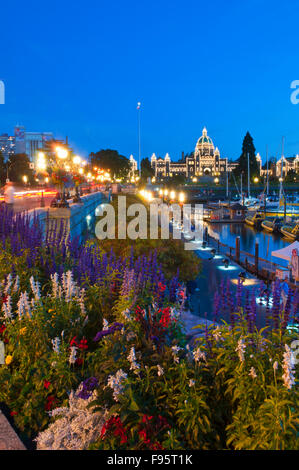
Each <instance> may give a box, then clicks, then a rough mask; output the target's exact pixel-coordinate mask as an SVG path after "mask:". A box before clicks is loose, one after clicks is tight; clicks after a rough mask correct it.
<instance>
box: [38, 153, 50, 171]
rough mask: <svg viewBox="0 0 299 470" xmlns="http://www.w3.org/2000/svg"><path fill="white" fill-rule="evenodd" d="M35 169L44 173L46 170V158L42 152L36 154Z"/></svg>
mask: <svg viewBox="0 0 299 470" xmlns="http://www.w3.org/2000/svg"><path fill="white" fill-rule="evenodd" d="M36 167H37V169H38V170H40V171H45V169H46V168H47V164H46V157H45V154H44V153H43V152H38V154H37V163H36Z"/></svg>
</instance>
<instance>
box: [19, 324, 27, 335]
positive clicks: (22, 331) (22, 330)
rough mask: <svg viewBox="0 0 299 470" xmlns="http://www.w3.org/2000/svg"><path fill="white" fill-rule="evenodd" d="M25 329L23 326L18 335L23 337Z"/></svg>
mask: <svg viewBox="0 0 299 470" xmlns="http://www.w3.org/2000/svg"><path fill="white" fill-rule="evenodd" d="M26 330H27V327H26V326H24V328H21V329H20V335H24V334H25V333H26Z"/></svg>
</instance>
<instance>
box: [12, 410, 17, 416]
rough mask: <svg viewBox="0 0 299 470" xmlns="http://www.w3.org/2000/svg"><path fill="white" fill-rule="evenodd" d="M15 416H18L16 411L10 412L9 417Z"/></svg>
mask: <svg viewBox="0 0 299 470" xmlns="http://www.w3.org/2000/svg"><path fill="white" fill-rule="evenodd" d="M17 414H18V412H17V411H11V412H10V416H16V415H17Z"/></svg>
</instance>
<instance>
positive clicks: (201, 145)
mask: <svg viewBox="0 0 299 470" xmlns="http://www.w3.org/2000/svg"><path fill="white" fill-rule="evenodd" d="M194 154H195V157H197V156H198V155H199V156H204V155H213V154H214V144H213V141H212V139H211V138H210V137H209V136H208V131H207V129H206V128H205V127H204V128H203V131H202V136H201V137H200V138H199V139H198V141H197V144H196V147H195V152H194Z"/></svg>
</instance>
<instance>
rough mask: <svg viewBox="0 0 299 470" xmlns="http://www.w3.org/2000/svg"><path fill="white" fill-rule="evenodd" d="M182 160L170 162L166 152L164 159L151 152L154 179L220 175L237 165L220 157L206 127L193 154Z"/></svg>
mask: <svg viewBox="0 0 299 470" xmlns="http://www.w3.org/2000/svg"><path fill="white" fill-rule="evenodd" d="M182 160H183V161H180V162H175V161H174V162H172V161H171V158H170V155H169V154H168V153H167V154H166V155H165V157H164V159H163V158H161V157H159V158H158V157H157V156H156V154H155V153H153V154H152V156H151V166H152V168H153V170H154V171H155V177H156V179H157V180H160V179H163V178H168V177H171V176H175V175H183V176H185V177H186V178H189V179H193V178H195V177H197V176H203V175H207V176H221V175H223V174H225V173H226V172H227V171H229V172H230V171H232V170H233V169H235V168H236V166H237V165H238V164H237V163H236V162H229V161H228V159H227V158H221V157H220V151H219V149H218V147H216V148H215V147H214V144H213V141H212V139H211V138H210V137H209V136H208V132H207V129H206V128H204V129H203V131H202V135H201V137H200V138H199V139H198V141H197V143H196V146H195V150H194V152H193V154H192V155H191V156H186V157H185V158H184V157H183V159H182Z"/></svg>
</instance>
